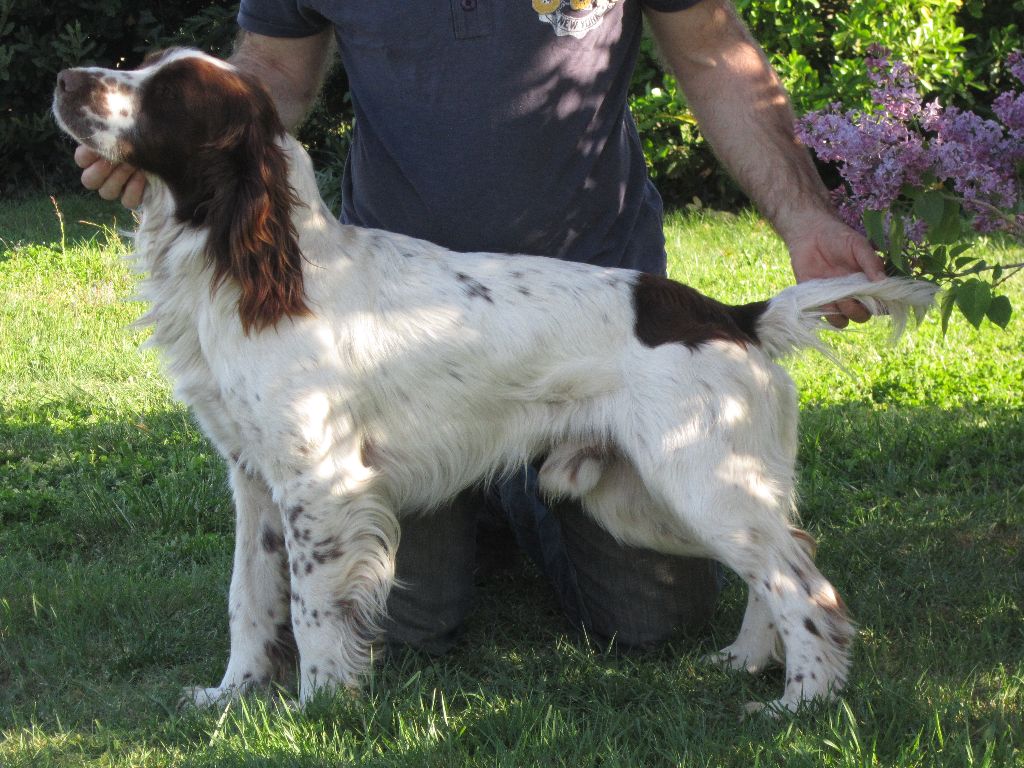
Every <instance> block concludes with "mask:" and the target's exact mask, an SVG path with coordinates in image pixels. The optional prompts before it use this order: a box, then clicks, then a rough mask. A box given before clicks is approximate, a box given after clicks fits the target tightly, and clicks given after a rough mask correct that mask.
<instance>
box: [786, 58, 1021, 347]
mask: <svg viewBox="0 0 1024 768" xmlns="http://www.w3.org/2000/svg"><path fill="white" fill-rule="evenodd" d="M865 65H866V66H867V69H868V76H869V78H870V80H871V82H872V84H873V86H874V87H873V88H872V90H871V102H872V104H871V106H870V107H869V108H868V109H863V110H844V109H843V108H842V105H840V104H832V105H831V106H830V107H829V108H828V109H824V110H821V111H818V112H812V113H810V114H808V115H806V116H805V117H803V118H801V119H800V120H799V121H798V122H797V137H798V138H799V139H800V141H802V142H803V143H804V144H805V145H806V146H808V147H810V148H811V149H812V150H814V152H815V153H816V154H817V156H818V158H819V159H821V160H822V161H824V162H827V163H833V164H835V166H836V167H837V169H838V171H839V173H840V175H841V176H842V179H843V182H844V183H843V184H842V185H841V186H840V187H839V188H837V189H836V190H834V191H833V193H832V194H833V198H834V202H835V204H836V208H837V210H838V211H839V214H840V216H842V218H843V219H844V220H845V221H846V222H847V223H848V224H850V225H851V226H853V227H855V228H857V229H859V230H860V231H861V232H864V233H865V234H866V235H867V236H868V237H869V238H870V239H871V241H872V242H873V244H874V245H875V247H876V248H878V249H879V250H880V251H882V252H883V253H884V256H885V258H886V261H887V262H888V264H889V266H890V268H891V269H892V270H894V271H896V272H899V273H902V274H908V275H914V276H917V277H921V278H924V279H930V280H933V281H935V282H938V283H940V284H943V285H944V286H946V287H947V288H948V290H947V291H946V293H945V294H944V297H943V302H942V323H943V329H945V327H946V324H947V322H948V320H949V316H950V313H951V312H952V310H953V308H954V306H955V307H958V308H959V309H960V310H961V311H962V312H963V314H964V316H965V317H966V318H967V319H968V321H970V322H971V323H972V324H973V325H974V326H975V327H978V326H979V325H980V324H981V322H982V321H983V320H984V319H985V318H986V317H987V318H988V319H989V320H990V321H992V322H994V323H996V324H997V325H1000V326H1003V327H1005V326H1006V324H1007V323H1008V322H1009V319H1010V312H1011V307H1010V302H1009V300H1008V299H1007V297H1006V296H1001V295H997V294H996V292H995V289H996V288H997V287H998V286H999V285H1000V284H1001V283H1002V282H1004V281H1005V280H1006V279H1008V278H1009V277H1011V276H1012V275H1014V274H1016V273H1017V272H1018V271H1020V270H1021V269H1022V268H1024V264H1003V265H999V264H995V265H990V264H988V263H986V262H985V261H983V260H981V259H976V258H974V257H972V256H970V255H965V254H966V252H967V251H968V250H969V248H970V246H971V244H972V242H973V240H974V237H975V235H974V233H982V234H990V233H996V232H1002V233H1005V234H1006V235H1008V236H1010V237H1011V238H1013V239H1016V240H1018V241H1021V242H1024V180H1022V169H1024V92H1017V91H1008V92H1006V93H1003V94H1000V95H999V96H998V98H996V100H995V101H994V103H993V106H992V111H993V114H994V115H995V118H996V119H995V120H992V119H988V118H984V117H981V116H980V115H977V114H975V113H974V112H970V111H967V110H961V109H958V108H956V107H944V106H942V105H941V104H939V103H938V101H934V100H933V101H930V102H927V103H925V101H924V99H923V98H922V96H921V95H920V93H919V92H918V85H917V81H916V79H915V77H914V75H913V73H912V72H911V71H910V69H909V67H907V66H906V65H905V64H903V63H902V62H898V61H897V62H892V61H890V60H889V54H888V52H887V51H886V50H884V49H882V48H878V47H873V48H872V49H870V51H869V55H868V56H867V58H866V59H865ZM1006 66H1007V69H1008V71H1009V72H1010V73H1011V74H1012V75H1013V76H1014V77H1015V78H1016V79H1017V80H1018V81H1020V82H1021V83H1024V55H1022V54H1021V53H1014V54H1012V55H1011V56H1010V57H1009V58H1008V60H1007V61H1006Z"/></svg>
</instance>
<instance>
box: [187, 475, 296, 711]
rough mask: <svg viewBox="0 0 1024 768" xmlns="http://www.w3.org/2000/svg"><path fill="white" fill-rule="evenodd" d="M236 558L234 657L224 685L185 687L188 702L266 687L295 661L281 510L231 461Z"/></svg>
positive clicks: (209, 701)
mask: <svg viewBox="0 0 1024 768" xmlns="http://www.w3.org/2000/svg"><path fill="white" fill-rule="evenodd" d="M230 478H231V489H232V492H233V495H234V500H235V516H236V522H235V557H234V569H233V571H232V574H231V589H230V593H229V596H228V617H229V623H230V631H231V655H230V658H229V659H228V666H227V670H226V671H225V672H224V678H223V679H222V680H221V683H220V685H218V686H217V687H215V688H201V687H197V688H187V689H186V690H185V692H184V696H183V698H184V700H185V701H187V702H191V703H193V704H195V705H196V706H201V707H202V706H210V705H213V704H217V703H220V702H223V701H226V700H228V699H231V698H234V697H236V696H239V695H241V694H242V693H244V692H245V691H247V690H249V689H250V688H252V687H254V686H265V685H268V684H269V683H270V682H271V681H272V680H274V679H275V678H277V677H280V676H281V674H282V673H284V672H287V671H290V668H291V666H292V664H293V663H294V641H293V639H292V629H291V620H290V618H289V608H288V591H289V586H288V573H287V565H288V563H287V554H286V552H285V543H284V532H283V529H282V525H281V512H280V508H279V507H278V505H277V504H276V503H275V502H274V501H273V499H272V498H271V495H270V490H269V489H268V488H267V485H266V483H264V481H263V479H262V478H261V477H259V476H258V475H250V474H247V473H246V472H245V471H243V470H242V469H241V467H240V466H239V465H238V462H232V465H231V471H230Z"/></svg>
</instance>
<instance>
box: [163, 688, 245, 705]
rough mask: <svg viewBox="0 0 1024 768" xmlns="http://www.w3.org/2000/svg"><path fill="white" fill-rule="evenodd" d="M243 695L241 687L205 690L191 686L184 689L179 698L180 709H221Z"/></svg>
mask: <svg viewBox="0 0 1024 768" xmlns="http://www.w3.org/2000/svg"><path fill="white" fill-rule="evenodd" d="M241 695H242V689H241V688H240V687H239V686H223V687H217V688H203V687H202V686H198V685H190V686H186V687H185V688H182V690H181V695H180V696H179V697H178V707H179V709H210V708H212V707H220V706H223V705H225V704H228V703H229V702H232V701H234V700H235V699H237V698H238V697H239V696H241Z"/></svg>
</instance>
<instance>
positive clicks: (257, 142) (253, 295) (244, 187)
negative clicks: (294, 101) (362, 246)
mask: <svg viewBox="0 0 1024 768" xmlns="http://www.w3.org/2000/svg"><path fill="white" fill-rule="evenodd" d="M256 92H257V94H256V96H255V97H254V98H255V99H257V100H262V99H265V100H266V103H263V104H253V105H252V106H253V112H254V114H251V115H249V116H247V118H248V119H246V120H244V121H240V122H239V123H238V124H237V126H236V128H235V130H234V131H232V132H230V134H229V135H225V136H223V137H220V138H219V139H218V141H216V142H215V143H214V144H212V145H210V146H209V147H207V148H206V152H207V153H208V155H209V158H210V160H209V164H210V170H211V171H212V172H214V173H217V174H219V175H220V176H221V178H220V179H217V180H213V181H212V186H211V188H212V189H213V197H212V199H211V200H210V201H209V203H208V204H207V205H206V206H205V211H204V214H205V223H206V225H207V226H208V227H209V243H208V255H209V258H210V259H211V261H212V262H213V268H214V286H215V287H216V286H219V285H221V284H222V283H223V282H224V281H225V280H228V279H230V280H232V281H233V282H234V283H235V284H237V286H238V288H239V291H240V297H239V300H238V314H239V317H240V318H241V321H242V327H243V328H244V329H245V332H246V333H249V332H250V331H251V330H253V329H255V330H257V331H259V330H263V329H265V328H269V327H273V326H274V325H276V324H277V323H278V322H280V321H281V320H282V319H283V318H285V317H294V316H300V315H305V314H308V313H309V307H308V306H307V305H306V301H305V294H304V289H303V277H302V252H301V251H300V250H299V242H298V236H297V234H296V231H295V225H294V224H293V223H292V218H291V213H292V209H293V207H294V206H296V205H298V200H297V199H296V197H295V193H294V192H293V191H292V189H291V187H289V185H288V160H287V157H286V156H285V152H284V150H283V149H282V148H281V146H280V145H279V144H278V143H277V141H276V139H277V138H278V137H279V136H281V135H283V134H284V127H283V126H282V125H281V124H280V121H279V119H278V117H277V113H276V112H275V111H274V109H273V104H272V103H270V100H269V96H266V94H265V93H264V92H263V91H262V89H261V88H259V87H258V86H257V87H256Z"/></svg>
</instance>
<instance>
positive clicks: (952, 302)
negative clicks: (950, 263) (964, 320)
mask: <svg viewBox="0 0 1024 768" xmlns="http://www.w3.org/2000/svg"><path fill="white" fill-rule="evenodd" d="M958 287H959V286H950V288H949V290H948V291H946V292H945V293H944V294H942V303H941V305H940V307H939V311H940V314H939V317H940V318H941V319H942V335H943V336H945V335H946V329H947V328H948V327H949V317H950V315H952V314H953V307H955V306H956V289H957V288H958Z"/></svg>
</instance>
